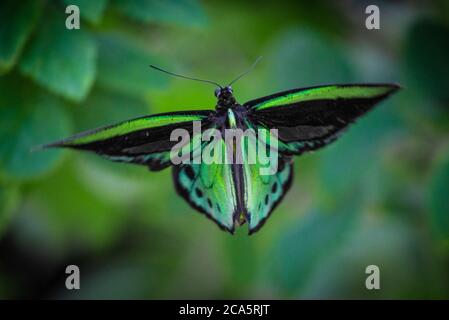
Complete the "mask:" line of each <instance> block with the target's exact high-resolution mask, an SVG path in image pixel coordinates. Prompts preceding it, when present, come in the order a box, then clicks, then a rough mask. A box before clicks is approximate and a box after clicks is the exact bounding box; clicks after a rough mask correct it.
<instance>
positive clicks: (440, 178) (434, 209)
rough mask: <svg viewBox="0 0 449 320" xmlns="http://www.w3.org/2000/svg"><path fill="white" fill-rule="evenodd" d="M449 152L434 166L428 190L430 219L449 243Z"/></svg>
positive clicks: (435, 228)
mask: <svg viewBox="0 0 449 320" xmlns="http://www.w3.org/2000/svg"><path fill="white" fill-rule="evenodd" d="M448 194H449V152H448V150H444V153H443V154H442V159H441V160H440V162H439V163H438V164H437V166H436V167H435V168H434V170H433V173H432V177H431V180H430V185H429V190H428V207H429V209H430V221H431V224H432V227H433V229H434V230H435V232H436V234H437V235H438V236H439V237H441V239H443V240H444V241H445V242H446V244H449V201H448Z"/></svg>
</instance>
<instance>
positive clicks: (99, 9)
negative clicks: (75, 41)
mask: <svg viewBox="0 0 449 320" xmlns="http://www.w3.org/2000/svg"><path fill="white" fill-rule="evenodd" d="M63 1H64V2H65V4H66V5H67V6H69V5H72V4H73V5H76V6H78V7H79V8H80V16H81V18H82V19H86V20H87V21H89V22H90V23H93V24H98V23H99V22H100V21H101V18H102V17H103V12H104V10H105V9H106V7H107V4H108V0H95V1H92V0H63ZM81 28H82V27H81Z"/></svg>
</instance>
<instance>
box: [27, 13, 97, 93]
mask: <svg viewBox="0 0 449 320" xmlns="http://www.w3.org/2000/svg"><path fill="white" fill-rule="evenodd" d="M38 27H39V32H38V33H37V34H36V37H35V38H34V39H33V40H32V41H31V43H30V46H29V47H28V48H27V50H26V51H25V53H24V55H23V59H22V61H21V62H20V70H21V71H22V73H23V74H25V75H27V76H29V77H31V78H32V79H33V80H35V81H36V82H38V83H39V84H41V85H43V86H44V87H46V88H48V89H49V90H51V91H53V92H55V93H57V94H60V95H62V96H63V97H66V98H68V99H71V100H74V101H80V100H82V99H84V97H85V96H86V95H87V93H88V92H89V89H90V87H91V86H92V83H93V81H94V79H95V72H96V68H95V63H96V58H97V48H96V46H95V42H94V40H93V39H92V37H91V35H90V33H89V32H88V31H85V29H84V28H81V29H79V30H68V29H66V27H65V16H64V14H63V11H62V10H61V11H60V12H57V11H56V10H55V9H52V8H51V7H47V11H46V15H45V19H43V22H42V23H41V24H40V25H39V26H38Z"/></svg>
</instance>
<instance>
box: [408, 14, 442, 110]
mask: <svg viewBox="0 0 449 320" xmlns="http://www.w3.org/2000/svg"><path fill="white" fill-rule="evenodd" d="M448 57H449V28H448V27H447V26H445V25H444V24H441V23H439V22H437V21H436V20H425V19H422V20H418V21H417V22H415V24H414V25H413V26H412V27H411V29H410V30H409V31H408V34H407V36H406V39H405V68H406V69H405V72H406V76H407V80H408V84H409V85H410V89H413V90H418V91H419V92H423V93H425V94H426V95H427V96H429V97H435V98H437V99H441V100H445V101H447V100H448V99H449V90H448V88H449V77H448V74H449V63H448V61H447V59H448Z"/></svg>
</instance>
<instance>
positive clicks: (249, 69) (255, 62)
mask: <svg viewBox="0 0 449 320" xmlns="http://www.w3.org/2000/svg"><path fill="white" fill-rule="evenodd" d="M260 59H262V56H260V57H259V58H257V59H256V61H254V62H253V64H252V65H251V66H250V67H249V68H248V69H247V70H246V71H245V72H243V73H242V74H240V75H239V76H238V77H237V78H235V79H234V80H232V81H231V82H230V83H229V84H228V86H230V85H231V84H233V83H235V82H237V81H238V80H240V79H241V78H243V77H244V76H246V75H247V74H248V73H249V72H250V71H251V70H253V69H254V67H255V66H256V65H257V64H258V63H259V61H260Z"/></svg>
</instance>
